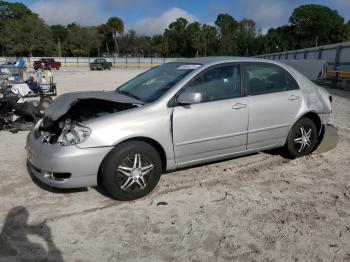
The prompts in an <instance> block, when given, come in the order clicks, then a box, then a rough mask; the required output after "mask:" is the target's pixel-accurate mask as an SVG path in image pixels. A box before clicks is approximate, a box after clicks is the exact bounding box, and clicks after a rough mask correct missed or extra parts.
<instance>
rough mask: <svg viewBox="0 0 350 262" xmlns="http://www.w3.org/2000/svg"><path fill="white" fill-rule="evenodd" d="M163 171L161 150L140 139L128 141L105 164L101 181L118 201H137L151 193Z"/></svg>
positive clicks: (107, 158) (112, 153) (111, 153)
mask: <svg viewBox="0 0 350 262" xmlns="http://www.w3.org/2000/svg"><path fill="white" fill-rule="evenodd" d="M161 174H162V161H161V158H160V155H159V153H158V152H157V150H156V149H154V148H153V147H152V146H151V145H149V144H147V143H145V142H141V141H130V142H125V143H122V144H120V145H119V146H117V148H115V149H114V150H112V151H111V152H110V153H109V154H108V155H107V157H106V158H105V160H104V161H103V163H102V183H103V185H104V187H105V188H106V190H107V192H108V194H109V195H110V196H111V197H112V198H114V199H117V200H122V201H125V200H134V199H137V198H141V197H143V196H145V195H147V194H148V193H150V192H151V191H152V190H153V189H154V188H155V187H156V185H157V184H158V181H159V179H160V176H161Z"/></svg>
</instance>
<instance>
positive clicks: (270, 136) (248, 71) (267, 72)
mask: <svg viewBox="0 0 350 262" xmlns="http://www.w3.org/2000/svg"><path fill="white" fill-rule="evenodd" d="M244 68H245V69H244V72H245V82H246V90H247V93H248V104H249V127H248V144H247V149H248V150H249V149H259V148H264V147H273V146H281V145H283V144H284V143H285V140H286V137H287V135H288V133H289V130H290V126H291V124H292V123H293V122H294V120H295V118H296V117H297V115H298V112H299V110H300V106H301V102H302V99H301V97H302V96H301V91H300V89H299V86H298V84H297V82H296V81H295V80H294V79H293V77H292V76H291V75H290V74H289V73H288V72H287V71H286V70H285V69H283V68H282V67H280V66H277V65H274V64H269V63H247V64H245V66H244Z"/></svg>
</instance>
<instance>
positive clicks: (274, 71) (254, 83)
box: [246, 64, 298, 95]
mask: <svg viewBox="0 0 350 262" xmlns="http://www.w3.org/2000/svg"><path fill="white" fill-rule="evenodd" d="M246 73H247V85H248V94H249V95H260V94H268V93H275V92H281V91H287V90H294V89H298V84H297V82H296V81H295V80H294V79H293V77H292V76H291V75H290V74H289V73H287V72H286V71H285V70H284V69H282V68H281V67H279V66H275V65H270V64H248V65H246Z"/></svg>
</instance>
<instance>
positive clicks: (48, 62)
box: [33, 58, 61, 70]
mask: <svg viewBox="0 0 350 262" xmlns="http://www.w3.org/2000/svg"><path fill="white" fill-rule="evenodd" d="M33 68H34V69H35V70H38V69H45V70H49V69H56V70H60V68H61V62H56V61H55V59H53V58H41V59H40V60H37V61H34V62H33Z"/></svg>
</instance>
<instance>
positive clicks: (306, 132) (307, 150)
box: [285, 117, 318, 158]
mask: <svg viewBox="0 0 350 262" xmlns="http://www.w3.org/2000/svg"><path fill="white" fill-rule="evenodd" d="M317 138H318V135H317V128H316V125H315V123H314V121H312V120H311V119H309V118H306V117H304V118H301V119H300V120H299V121H298V122H296V123H295V124H294V126H293V127H292V129H291V131H290V132H289V135H288V138H287V143H286V146H285V149H286V152H287V154H288V155H289V156H290V157H291V158H296V157H301V156H306V155H309V154H311V153H312V152H313V150H314V149H315V147H316V144H317Z"/></svg>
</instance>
